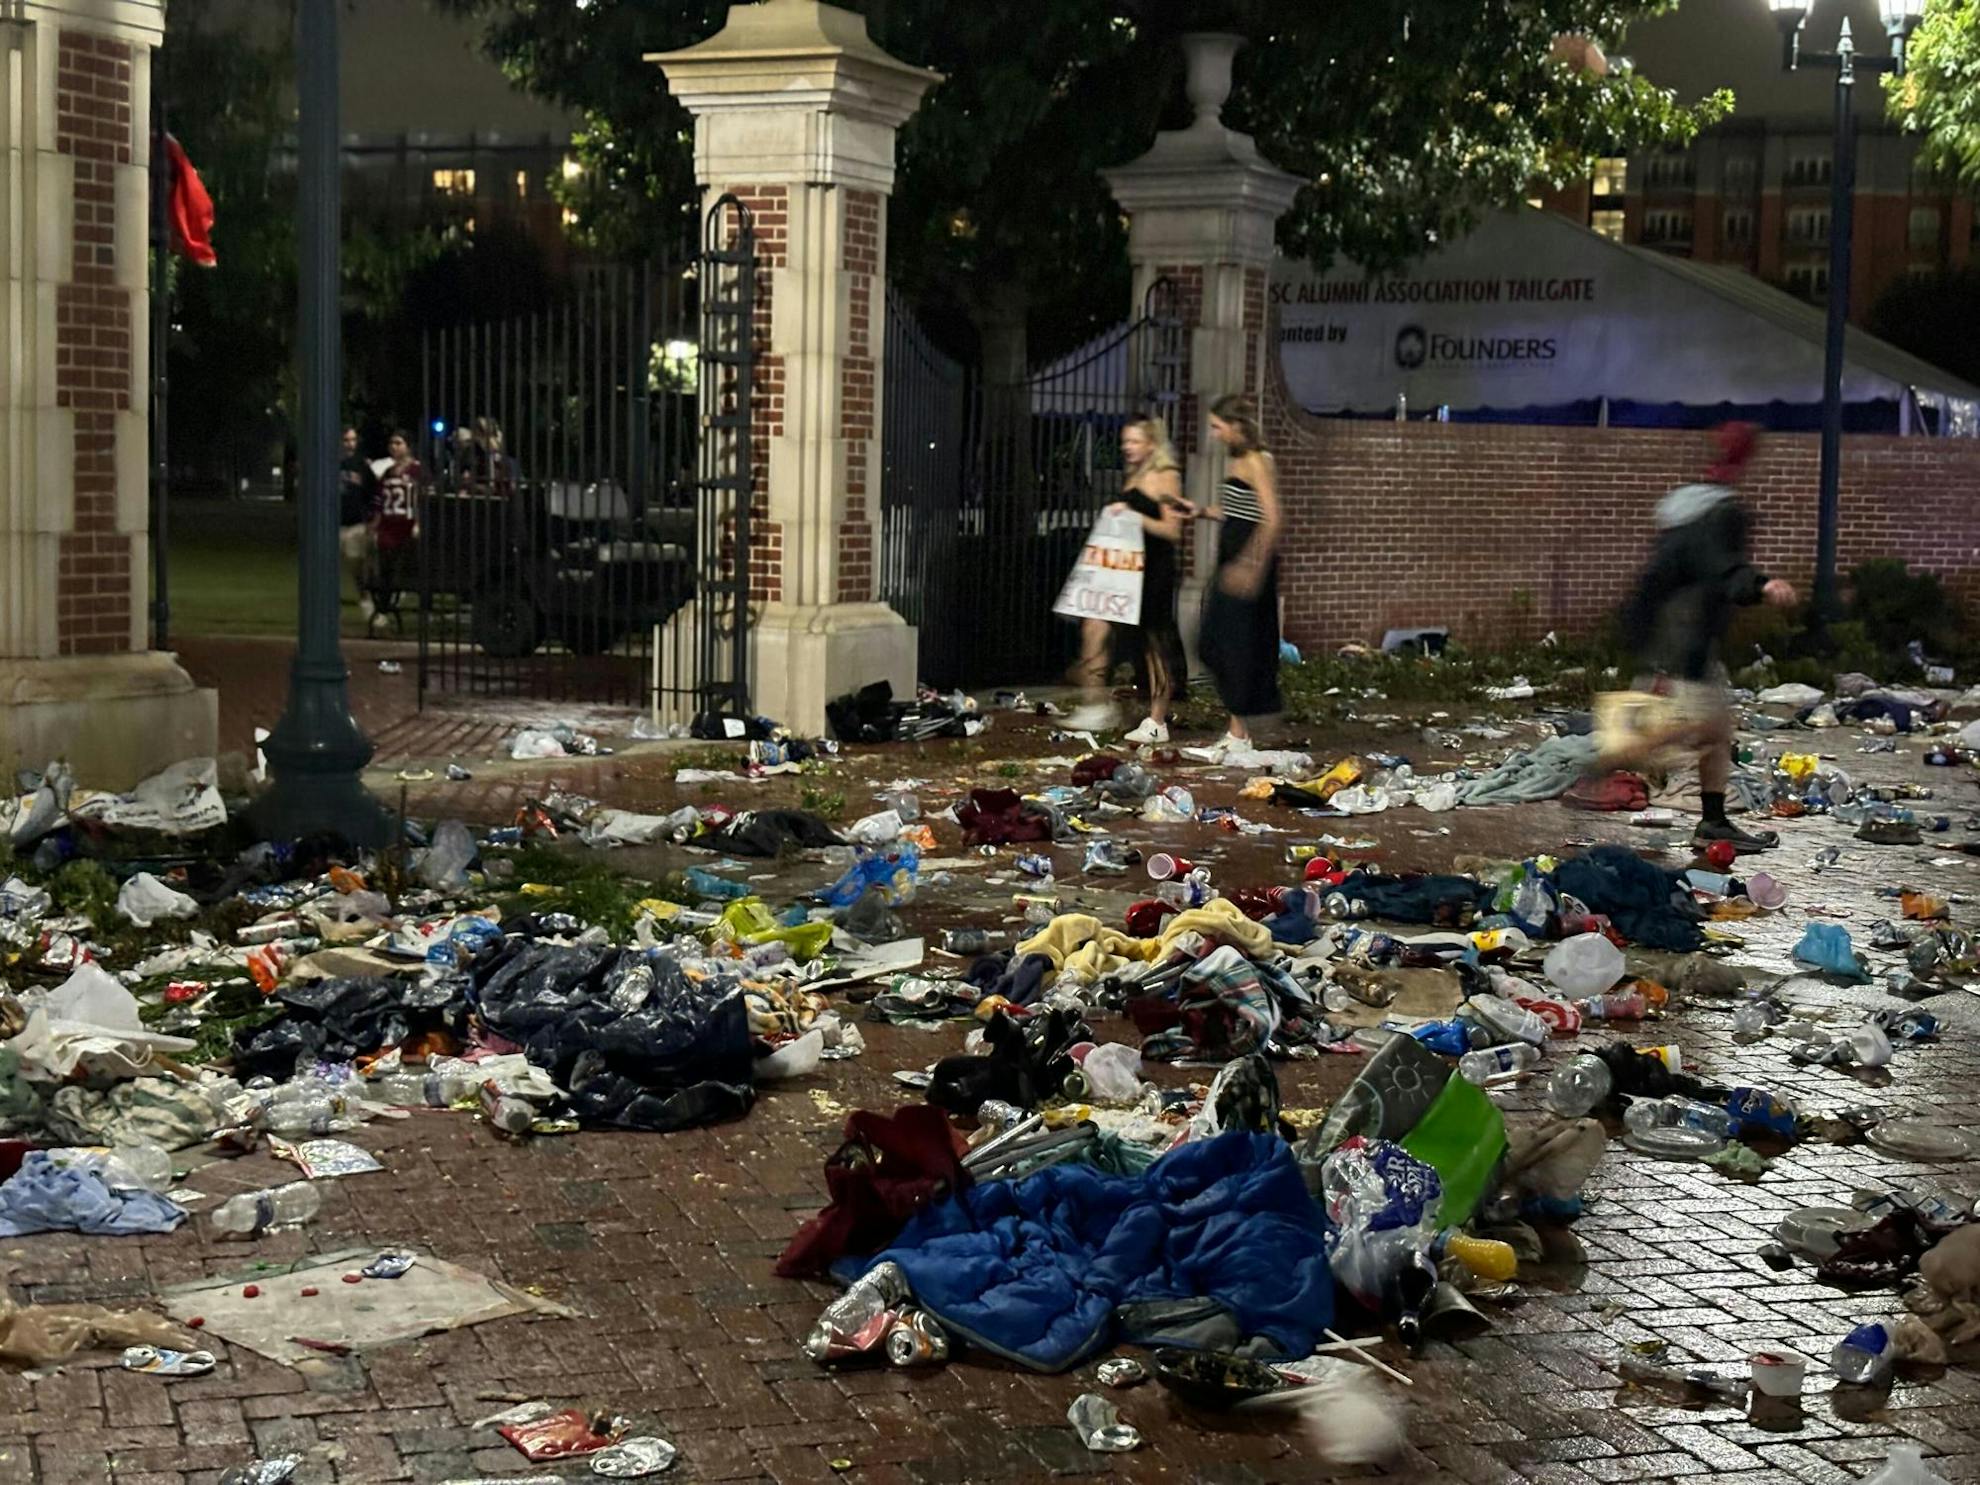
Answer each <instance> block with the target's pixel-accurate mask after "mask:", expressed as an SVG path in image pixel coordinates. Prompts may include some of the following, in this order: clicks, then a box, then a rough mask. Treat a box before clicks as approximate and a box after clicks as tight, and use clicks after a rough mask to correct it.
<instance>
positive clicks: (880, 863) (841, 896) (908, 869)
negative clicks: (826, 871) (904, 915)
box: [818, 841, 921, 908]
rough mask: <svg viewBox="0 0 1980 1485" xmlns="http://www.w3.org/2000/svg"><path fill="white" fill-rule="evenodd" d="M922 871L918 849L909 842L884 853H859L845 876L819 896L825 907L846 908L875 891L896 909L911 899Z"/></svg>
mask: <svg viewBox="0 0 1980 1485" xmlns="http://www.w3.org/2000/svg"><path fill="white" fill-rule="evenodd" d="M920 870H921V848H920V847H919V846H917V845H915V844H914V843H913V842H911V841H903V842H902V843H901V844H899V845H895V846H889V847H888V848H887V849H886V850H884V851H868V852H862V853H861V855H860V858H859V860H857V861H855V862H854V863H853V864H852V865H851V866H850V867H848V868H847V869H846V874H845V875H844V876H842V877H840V878H839V879H838V881H836V882H834V883H833V884H832V885H831V886H829V887H827V888H826V889H825V890H824V891H823V892H820V893H819V894H818V897H819V900H820V901H821V902H823V903H824V904H825V905H826V906H827V907H834V908H849V907H851V906H852V905H853V904H854V903H856V902H858V901H859V900H860V898H862V897H864V896H865V895H866V891H867V888H869V887H878V888H879V889H880V896H881V898H882V900H883V901H885V902H886V904H887V906H889V907H899V906H900V905H901V904H902V903H904V902H909V901H912V900H913V898H914V885H915V875H916V873H917V872H919V871H920Z"/></svg>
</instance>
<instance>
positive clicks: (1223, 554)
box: [1197, 397, 1284, 749]
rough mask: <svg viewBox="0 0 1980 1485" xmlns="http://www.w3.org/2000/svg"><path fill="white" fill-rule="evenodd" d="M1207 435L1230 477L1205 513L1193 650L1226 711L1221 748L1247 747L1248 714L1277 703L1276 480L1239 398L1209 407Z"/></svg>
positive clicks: (1253, 416)
mask: <svg viewBox="0 0 1980 1485" xmlns="http://www.w3.org/2000/svg"><path fill="white" fill-rule="evenodd" d="M1210 432H1211V434H1212V436H1213V437H1215V438H1216V439H1217V441H1218V442H1219V443H1221V444H1223V446H1224V447H1225V448H1226V449H1227V450H1229V452H1230V460H1231V463H1230V472H1229V474H1228V475H1227V476H1226V478H1225V480H1224V484H1223V488H1222V489H1221V490H1220V491H1219V492H1218V500H1217V505H1216V506H1215V507H1213V508H1212V509H1211V511H1210V512H1209V514H1210V515H1211V517H1212V518H1213V519H1217V520H1221V521H1222V522H1223V529H1222V530H1221V531H1220V532H1219V533H1218V534H1217V571H1216V573H1215V575H1214V576H1213V577H1212V578H1211V580H1210V587H1209V591H1208V592H1207V593H1206V594H1205V595H1204V599H1203V634H1202V637H1201V640H1200V642H1199V644H1198V646H1197V653H1199V654H1200V655H1201V656H1202V657H1203V663H1204V665H1205V666H1207V667H1208V668H1209V670H1210V673H1211V674H1212V675H1213V676H1215V677H1216V680H1217V694H1218V696H1220V697H1221V698H1222V699H1223V703H1224V707H1225V709H1226V710H1227V711H1229V712H1230V714H1231V721H1230V727H1229V730H1228V731H1227V732H1226V733H1225V735H1224V742H1223V745H1224V746H1225V747H1226V748H1230V749H1237V748H1248V747H1250V746H1251V745H1252V743H1251V729H1250V727H1249V725H1248V724H1247V722H1246V720H1245V719H1246V718H1248V717H1262V716H1269V715H1271V714H1273V713H1276V712H1279V711H1282V710H1283V709H1284V704H1283V703H1282V702H1281V701H1280V699H1279V530H1280V522H1279V481H1278V472H1277V469H1276V467H1275V466H1274V465H1273V463H1272V455H1271V453H1270V451H1269V450H1267V449H1266V447H1265V444H1264V440H1263V438H1262V437H1261V435H1260V433H1259V430H1258V415H1257V413H1255V412H1254V411H1253V410H1252V406H1251V403H1250V402H1249V401H1247V400H1246V399H1245V398H1243V397H1222V398H1219V399H1218V400H1217V402H1216V403H1215V405H1213V406H1212V407H1211V409H1210Z"/></svg>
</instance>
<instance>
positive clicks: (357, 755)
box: [248, 660, 394, 849]
mask: <svg viewBox="0 0 1980 1485" xmlns="http://www.w3.org/2000/svg"><path fill="white" fill-rule="evenodd" d="M347 680H348V672H347V671H346V670H345V669H344V667H343V665H342V664H341V663H338V664H336V665H335V666H334V667H324V668H322V669H321V670H312V668H311V667H309V666H308V665H306V664H305V663H304V662H303V661H301V660H298V661H297V662H296V667H295V672H294V675H293V676H292V678H291V681H290V690H289V705H288V709H287V710H285V711H284V712H283V713H282V720H281V721H279V722H277V723H276V724H275V730H274V731H273V732H272V733H270V734H269V737H268V741H267V742H266V743H264V744H263V745H262V751H263V752H264V753H265V754H267V756H268V769H269V772H270V773H271V774H272V775H273V776H274V781H273V782H272V783H271V784H270V785H269V786H268V788H267V790H266V791H265V792H264V793H263V794H262V795H261V797H260V798H258V799H256V800H255V802H254V804H253V805H252V806H251V807H250V809H249V811H248V819H249V821H250V822H251V823H252V825H253V826H254V829H255V832H256V833H257V834H258V835H260V837H261V838H262V839H263V840H295V839H296V838H297V837H299V836H304V835H318V834H324V835H337V836H342V837H343V838H344V839H345V840H347V841H349V842H350V843H351V844H352V845H354V846H360V847H367V848H374V849H375V848H377V847H380V846H386V845H390V844H391V843H392V840H393V835H394V825H393V819H392V815H391V813H390V812H389V811H388V810H387V809H386V808H385V806H384V805H383V804H382V803H380V802H379V800H378V799H377V797H376V796H374V795H373V794H371V793H370V792H369V791H368V790H367V789H366V788H365V787H364V784H363V782H362V781H361V779H360V775H361V774H362V773H363V771H364V766H365V764H367V763H369V762H370V761H371V754H372V746H371V740H370V739H369V738H367V737H366V736H365V735H364V733H363V732H361V731H360V730H359V729H358V725H357V721H356V719H355V718H353V717H352V716H351V708H350V701H349V692H348V691H347V689H346V685H347Z"/></svg>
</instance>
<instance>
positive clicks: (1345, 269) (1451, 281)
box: [1269, 210, 1904, 418]
mask: <svg viewBox="0 0 1980 1485" xmlns="http://www.w3.org/2000/svg"><path fill="white" fill-rule="evenodd" d="M1269 292H1270V297H1271V301H1272V307H1273V310H1274V311H1275V313H1276V316H1277V320H1278V326H1277V328H1278V350H1279V357H1280V364H1281V365H1282V366H1283V367H1284V369H1285V378H1286V387H1287V390H1288V391H1290V392H1291V394H1292V397H1293V400H1294V401H1295V402H1297V403H1298V404H1299V405H1300V406H1301V407H1303V408H1305V409H1306V410H1307V411H1309V412H1315V413H1339V412H1352V413H1384V412H1387V413H1394V412H1396V411H1397V410H1398V406H1399V405H1400V406H1401V408H1402V410H1403V411H1405V412H1406V414H1407V415H1408V416H1410V417H1413V418H1421V417H1428V416H1434V415H1435V413H1436V410H1437V408H1438V407H1439V406H1447V407H1451V408H1454V409H1464V410H1470V409H1473V408H1520V407H1536V406H1537V407H1548V406H1555V405H1558V404H1561V403H1567V402H1575V401H1579V400H1583V399H1594V398H1597V397H1608V398H1611V399H1614V400H1617V401H1633V402H1652V403H1662V402H1675V403H1686V404H1711V403H1718V402H1736V403H1758V402H1774V401H1780V402H1789V403H1811V402H1818V401H1820V400H1821V396H1822V344H1821V334H1820V331H1821V325H1820V320H1819V317H1815V316H1814V315H1813V312H1812V311H1810V310H1809V309H1808V307H1807V306H1806V305H1802V304H1799V303H1797V302H1795V301H1793V300H1791V299H1789V298H1788V296H1786V295H1784V294H1779V293H1778V291H1775V290H1770V289H1765V288H1764V287H1763V286H1761V285H1758V284H1755V283H1753V282H1752V281H1751V280H1750V279H1746V280H1742V279H1741V278H1740V277H1739V276H1737V275H1736V274H1735V272H1734V270H1732V269H1722V270H1718V271H1717V272H1716V273H1715V272H1713V271H1710V270H1707V269H1703V268H1696V267H1693V266H1692V265H1688V264H1671V263H1667V262H1665V261H1663V260H1660V259H1659V258H1658V256H1657V255H1656V254H1654V253H1651V252H1648V251H1644V250H1639V249H1635V248H1625V247H1620V246H1618V245H1617V244H1615V243H1612V242H1609V241H1606V240H1605V239H1603V238H1601V237H1598V236H1597V235H1596V234H1594V233H1593V232H1590V231H1588V230H1586V229H1585V228H1583V227H1580V226H1577V225H1576V224H1575V223H1573V222H1570V221H1568V220H1566V219H1565V218H1563V217H1559V216H1556V215H1554V214H1553V213H1551V212H1543V211H1533V210H1527V211H1523V212H1516V213H1506V214H1501V215H1495V216H1492V217H1489V218H1487V219H1486V221H1485V222H1484V223H1483V224H1482V225H1481V226H1480V227H1479V228H1478V229H1477V230H1476V231H1475V232H1473V233H1471V234H1470V235H1468V236H1466V237H1463V238H1461V239H1459V240H1457V241H1455V242H1451V243H1448V244H1445V245H1443V246H1441V247H1439V248H1437V249H1436V250H1434V251H1432V252H1430V253H1428V254H1427V255H1425V256H1424V257H1422V258H1419V259H1417V260H1415V261H1414V262H1411V263H1408V264H1405V265H1403V266H1402V267H1400V268H1397V269H1395V270H1393V271H1390V272H1386V273H1378V274H1374V275H1370V274H1367V273H1364V272H1363V271H1362V270H1361V269H1359V268H1357V267H1354V266H1353V265H1350V264H1335V265H1334V266H1333V267H1331V268H1329V269H1327V270H1325V271H1316V270H1315V269H1314V268H1313V267H1312V266H1311V265H1310V264H1306V263H1294V262H1287V261H1281V262H1280V264H1279V265H1278V268H1277V271H1276V272H1275V274H1274V277H1273V281H1272V283H1271V286H1270V290H1269ZM1740 295H1744V296H1747V301H1748V302H1743V301H1742V299H1741V298H1740V297H1738V296H1740ZM1755 295H1761V296H1768V298H1769V302H1770V303H1772V301H1777V303H1772V308H1773V309H1774V313H1773V314H1771V315H1770V314H1763V313H1759V312H1756V308H1755V305H1754V304H1753V303H1752V302H1750V301H1751V299H1752V296H1755ZM1804 319H1805V320H1807V321H1808V323H1809V325H1810V326H1811V327H1812V328H1811V330H1810V333H1809V335H1807V336H1803V335H1798V334H1796V333H1794V332H1793V331H1792V330H1790V329H1789V328H1788V323H1787V322H1789V321H1791V322H1794V323H1797V324H1798V323H1799V321H1800V320H1804ZM1903 390H1904V389H1903V388H1902V387H1901V386H1899V385H1897V384H1895V383H1893V382H1891V381H1890V380H1888V379H1887V378H1882V377H1878V376H1875V375H1874V374H1871V373H1868V372H1867V371H1866V370H1865V369H1864V368H1863V367H1861V366H1860V365H1859V366H1851V367H1850V368H1849V370H1848V374H1847V378H1846V383H1845V388H1844V395H1845V396H1846V397H1847V398H1848V399H1849V400H1851V401H1860V400H1867V399H1871V398H1891V397H1896V396H1900V395H1902V393H1903Z"/></svg>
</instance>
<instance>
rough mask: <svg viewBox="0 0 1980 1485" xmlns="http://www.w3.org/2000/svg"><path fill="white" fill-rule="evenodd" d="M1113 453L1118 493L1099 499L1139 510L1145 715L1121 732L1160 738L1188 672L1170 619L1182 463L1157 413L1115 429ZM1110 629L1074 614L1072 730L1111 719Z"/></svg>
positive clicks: (1183, 507)
mask: <svg viewBox="0 0 1980 1485" xmlns="http://www.w3.org/2000/svg"><path fill="white" fill-rule="evenodd" d="M1121 459H1122V462H1123V464H1124V465H1125V468H1126V474H1125V476H1124V477H1123V479H1122V482H1121V498H1120V499H1119V500H1116V501H1114V502H1113V503H1112V504H1110V505H1109V506H1108V507H1107V514H1108V515H1110V516H1118V515H1121V514H1123V513H1125V512H1127V511H1133V512H1134V514H1136V515H1137V516H1139V517H1140V518H1141V527H1142V541H1143V544H1144V545H1143V551H1144V558H1143V562H1144V565H1143V568H1142V576H1141V618H1140V620H1139V627H1140V629H1141V641H1142V644H1141V666H1140V669H1141V689H1142V691H1143V693H1144V694H1145V695H1146V696H1147V698H1148V716H1147V717H1146V719H1145V720H1143V721H1142V722H1141V723H1140V725H1138V726H1137V727H1136V728H1135V729H1134V730H1133V731H1132V732H1130V733H1128V734H1127V735H1126V740H1127V741H1128V742H1131V743H1165V742H1167V741H1168V740H1169V725H1168V724H1169V703H1170V702H1171V701H1174V700H1178V699H1180V698H1181V696H1182V694H1183V688H1184V686H1185V684H1186V683H1187V681H1188V679H1189V677H1188V673H1187V661H1186V660H1185V659H1184V656H1183V647H1182V631H1181V627H1180V626H1179V625H1178V624H1177V622H1176V589H1177V586H1178V573H1177V567H1178V563H1177V553H1178V551H1179V550H1180V547H1181V543H1182V533H1183V518H1184V517H1185V516H1186V515H1189V514H1193V513H1194V507H1192V506H1191V505H1190V503H1189V502H1188V501H1186V500H1184V499H1183V493H1182V464H1181V462H1180V461H1179V460H1178V459H1177V458H1176V451H1175V448H1174V446H1173V445H1172V444H1171V443H1170V442H1169V433H1168V429H1167V428H1165V427H1164V426H1163V425H1162V422H1161V420H1160V419H1159V418H1138V419H1136V420H1135V421H1134V422H1132V423H1129V424H1128V425H1127V426H1126V427H1125V428H1123V429H1122V430H1121ZM1113 630H1114V626H1113V625H1111V624H1109V623H1108V622H1107V621H1106V620H1104V619H1085V620H1082V621H1081V624H1080V659H1079V665H1078V674H1079V678H1080V684H1081V685H1082V687H1083V688H1084V690H1085V693H1086V699H1085V703H1084V704H1083V705H1082V706H1081V707H1080V708H1079V709H1078V710H1077V711H1075V712H1074V713H1073V715H1072V717H1071V719H1070V722H1069V725H1070V726H1072V727H1073V728H1074V729H1076V730H1079V731H1103V730H1105V729H1107V728H1110V727H1112V726H1114V725H1115V722H1116V717H1115V715H1114V707H1113V704H1112V703H1111V702H1110V701H1108V700H1107V699H1106V698H1105V694H1104V691H1105V684H1106V677H1107V670H1108V666H1109V656H1110V653H1111V650H1112V643H1113Z"/></svg>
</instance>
